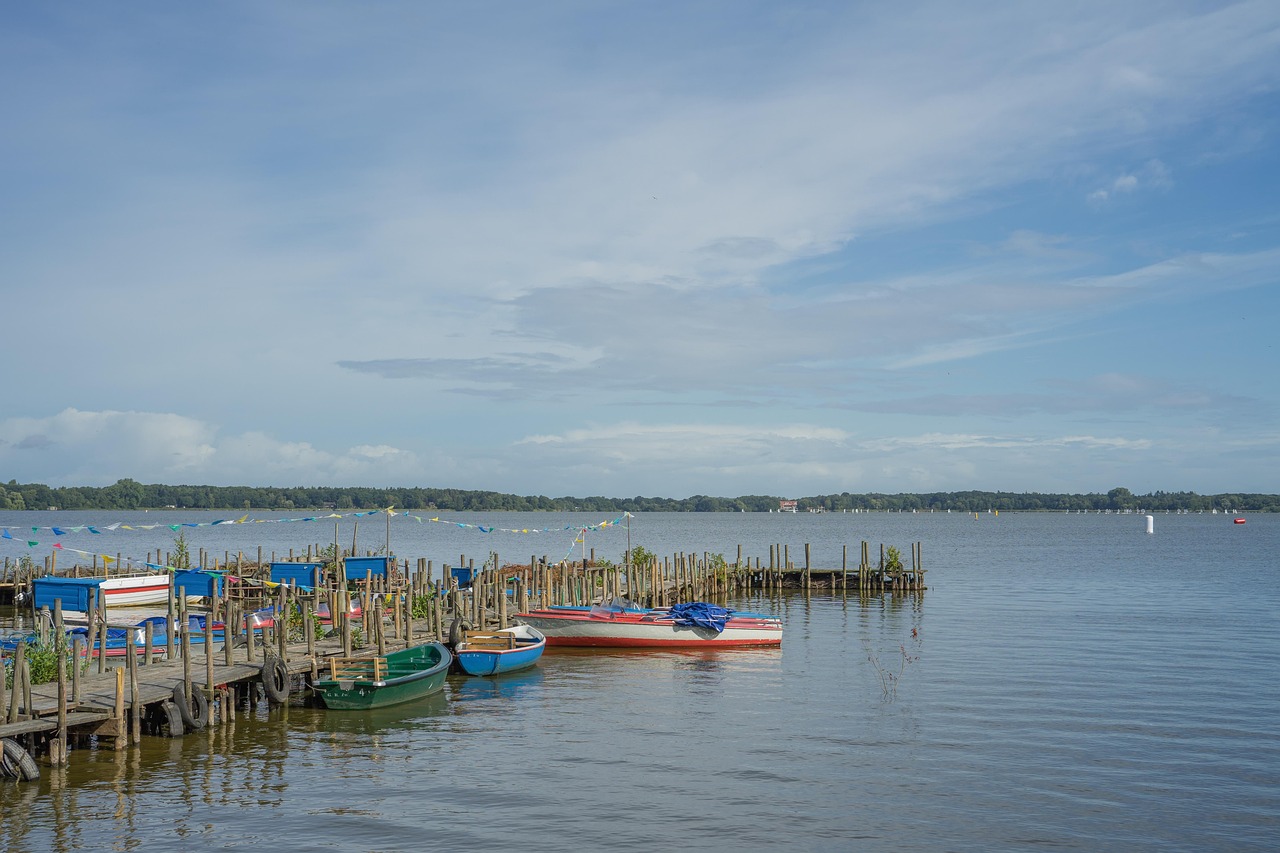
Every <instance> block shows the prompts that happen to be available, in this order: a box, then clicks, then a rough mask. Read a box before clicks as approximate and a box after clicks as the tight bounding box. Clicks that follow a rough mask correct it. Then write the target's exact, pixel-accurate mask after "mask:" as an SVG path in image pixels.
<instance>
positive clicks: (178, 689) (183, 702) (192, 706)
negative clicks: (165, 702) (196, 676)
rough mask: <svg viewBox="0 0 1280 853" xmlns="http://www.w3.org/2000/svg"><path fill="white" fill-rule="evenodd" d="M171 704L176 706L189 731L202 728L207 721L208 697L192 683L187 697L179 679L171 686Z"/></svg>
mask: <svg viewBox="0 0 1280 853" xmlns="http://www.w3.org/2000/svg"><path fill="white" fill-rule="evenodd" d="M173 704H175V705H177V706H178V714H179V715H180V716H181V717H182V722H183V725H185V726H186V727H187V728H188V729H190V730H191V731H198V730H199V729H203V728H204V727H205V724H206V723H208V722H209V699H208V697H207V696H205V695H204V691H203V690H201V689H200V688H199V687H195V686H194V685H193V686H192V689H191V696H190V697H188V696H187V693H186V691H185V690H183V689H182V682H181V681H179V682H178V683H177V684H175V685H174V686H173Z"/></svg>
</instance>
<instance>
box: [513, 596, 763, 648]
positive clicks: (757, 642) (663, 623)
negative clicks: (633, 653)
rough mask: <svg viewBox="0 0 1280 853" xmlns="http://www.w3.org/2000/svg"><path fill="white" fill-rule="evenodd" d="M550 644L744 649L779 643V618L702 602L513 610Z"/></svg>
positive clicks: (619, 601)
mask: <svg viewBox="0 0 1280 853" xmlns="http://www.w3.org/2000/svg"><path fill="white" fill-rule="evenodd" d="M515 618H516V621H517V622H519V623H521V624H524V625H529V626H531V627H533V628H536V629H538V630H539V631H541V632H542V633H543V634H544V635H546V638H547V645H549V646H595V647H600V648H668V649H681V648H697V649H701V648H745V647H751V646H780V645H782V620H781V619H778V618H776V617H773V616H766V615H764V614H759V613H751V614H740V613H736V612H734V611H732V610H728V609H726V608H723V607H717V606H716V605H713V604H706V603H705V602H690V603H689V604H680V605H675V606H673V607H668V608H654V609H642V608H637V607H636V606H635V605H634V604H632V603H631V602H629V601H625V600H617V599H615V600H614V601H613V602H611V603H609V604H599V605H595V606H593V607H589V608H586V607H549V608H545V609H541V610H531V611H529V612H528V613H518V614H516V617H515Z"/></svg>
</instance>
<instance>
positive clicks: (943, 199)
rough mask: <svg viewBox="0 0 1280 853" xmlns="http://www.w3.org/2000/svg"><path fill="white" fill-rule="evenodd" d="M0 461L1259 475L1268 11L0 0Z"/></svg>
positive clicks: (1279, 49) (490, 477) (767, 474)
mask: <svg viewBox="0 0 1280 853" xmlns="http://www.w3.org/2000/svg"><path fill="white" fill-rule="evenodd" d="M0 84H2V85H0V321H3V324H4V329H5V331H6V335H5V350H6V351H7V353H8V357H7V358H6V359H5V365H6V367H7V370H6V373H7V376H6V378H5V382H4V388H5V392H6V393H4V394H3V396H2V397H0V400H3V403H0V406H2V408H0V481H8V480H17V481H18V482H20V483H28V482H39V483H45V484H48V485H53V486H77V485H91V486H101V485H109V484H111V483H114V482H115V481H116V480H118V479H121V478H132V479H135V480H138V481H140V482H144V483H169V484H180V483H183V484H209V485H257V486H303V485H337V486H343V485H348V486H357V485H362V486H376V487H411V486H422V487H439V488H458V489H482V490H493V491H499V492H508V493H516V494H526V495H548V496H567V495H572V496H590V495H604V496H609V497H633V496H638V495H644V496H664V497H687V496H691V495H700V494H704V495H717V496H737V495H746V494H769V495H779V496H783V497H788V496H789V497H801V496H808V495H817V494H829V493H839V492H852V493H865V492H891V493H897V492H927V491H959V490H969V489H978V490H1000V491H1015V492H1053V493H1057V492H1081V493H1087V492H1106V491H1108V490H1110V489H1112V488H1115V487H1125V488H1128V489H1130V490H1132V491H1133V492H1135V493H1137V494H1145V493H1149V492H1153V491H1183V490H1186V491H1196V492H1200V493H1202V494H1217V493H1222V492H1263V493H1276V492H1280V480H1278V479H1277V475H1276V472H1277V471H1280V426H1278V425H1280V420H1278V418H1277V416H1278V415H1280V372H1278V371H1277V367H1278V366H1280V359H1278V358H1277V350H1276V348H1275V346H1276V345H1275V341H1276V339H1277V337H1280V336H1278V335H1277V332H1276V326H1277V320H1280V92H1278V88H1280V4H1277V3H1275V2H1274V0H1263V2H1239V3H1232V2H1179V0H1157V2H1144V0H1131V2H1125V3H1120V4H1117V3H1115V2H1114V0H1106V2H1090V0H1084V2H1075V3H1068V4H1046V3H1023V2H983V1H982V0H975V2H971V3H965V4H955V3H952V2H895V3H861V2H788V3H776V2H753V0H723V2H717V0H709V2H699V1H698V0H681V2H665V0H644V2H595V1H594V0H547V2H540V3H521V2H476V3H465V4H443V3H422V2H417V0H413V2H396V0H388V2H381V3H376V4H363V3H342V2H311V0H308V2H288V0H280V2H272V3H259V2H234V0H233V2H225V3H216V4H213V3H210V4H186V3H178V4H175V3H165V2H132V3H124V4H102V3H96V2H76V1H75V0H73V2H66V3H57V4H35V3H23V4H5V5H4V6H3V8H0Z"/></svg>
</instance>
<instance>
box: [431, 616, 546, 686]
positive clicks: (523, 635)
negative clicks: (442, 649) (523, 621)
mask: <svg viewBox="0 0 1280 853" xmlns="http://www.w3.org/2000/svg"><path fill="white" fill-rule="evenodd" d="M546 647H547V638H546V636H545V635H544V634H543V633H542V632H541V631H539V630H538V629H537V628H534V627H533V626H532V625H516V626H514V627H511V628H502V629H500V630H497V631H468V632H467V633H466V634H464V635H463V639H462V642H460V643H458V644H457V645H456V646H454V648H453V654H454V656H455V657H456V658H457V659H458V665H459V666H461V667H462V670H463V671H464V672H465V673H466V674H467V675H502V674H503V673H507V672H519V671H520V670H522V669H528V668H529V667H531V666H533V665H534V664H536V663H537V662H538V658H540V657H542V652H543V651H544V650H545V649H546Z"/></svg>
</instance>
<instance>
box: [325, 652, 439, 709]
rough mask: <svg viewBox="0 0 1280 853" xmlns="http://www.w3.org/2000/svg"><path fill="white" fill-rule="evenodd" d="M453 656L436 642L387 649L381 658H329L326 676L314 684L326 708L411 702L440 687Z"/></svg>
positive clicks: (378, 705)
mask: <svg viewBox="0 0 1280 853" xmlns="http://www.w3.org/2000/svg"><path fill="white" fill-rule="evenodd" d="M452 662H453V655H452V653H450V651H449V650H448V649H447V648H445V647H444V646H442V645H441V644H440V643H427V644H426V645H423V646H413V647H412V648H408V649H401V650H400V651H396V652H390V653H388V654H387V655H386V656H385V657H375V658H332V659H330V661H329V677H328V678H326V679H324V680H322V681H317V682H316V683H315V691H316V693H317V694H319V696H320V698H321V700H322V701H323V702H324V705H325V707H326V708H329V709H330V710H334V711H366V710H369V709H370V708H385V707H387V706H388V705H399V704H400V703H401V702H411V701H413V700H414V699H420V698H422V697H423V696H430V695H431V694H432V693H437V692H439V691H440V689H441V688H443V687H444V678H445V676H446V675H448V673H449V664H451V663H452Z"/></svg>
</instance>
